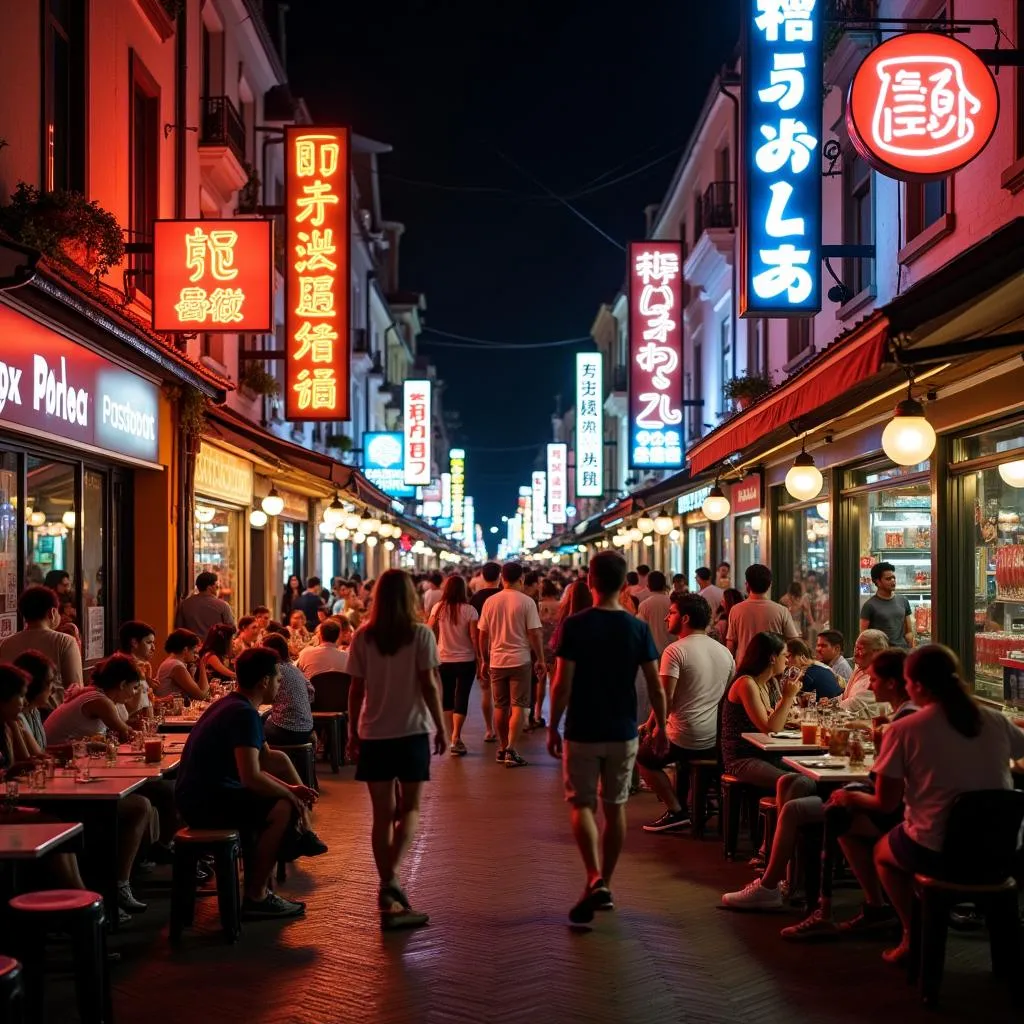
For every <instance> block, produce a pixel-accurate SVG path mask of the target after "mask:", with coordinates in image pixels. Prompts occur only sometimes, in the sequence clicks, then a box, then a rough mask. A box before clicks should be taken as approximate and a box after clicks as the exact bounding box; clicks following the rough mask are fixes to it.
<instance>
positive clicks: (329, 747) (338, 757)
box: [310, 672, 352, 774]
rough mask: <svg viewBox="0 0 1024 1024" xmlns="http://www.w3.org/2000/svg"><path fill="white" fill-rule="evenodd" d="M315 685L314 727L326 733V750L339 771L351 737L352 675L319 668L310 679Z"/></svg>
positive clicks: (332, 768)
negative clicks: (349, 723) (349, 714)
mask: <svg viewBox="0 0 1024 1024" xmlns="http://www.w3.org/2000/svg"><path fill="white" fill-rule="evenodd" d="M310 684H311V685H312V687H313V691H314V696H313V728H314V729H316V731H317V734H318V735H322V736H323V742H324V752H325V753H326V754H327V756H328V758H329V759H330V762H331V771H332V772H334V773H335V774H337V772H338V770H339V766H340V765H343V764H344V763H345V744H346V742H347V739H348V691H349V687H350V686H351V685H352V677H351V676H350V675H349V674H348V673H347V672H318V673H317V674H316V675H315V676H313V678H312V679H311V680H310Z"/></svg>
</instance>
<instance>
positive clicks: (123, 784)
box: [18, 765, 146, 804]
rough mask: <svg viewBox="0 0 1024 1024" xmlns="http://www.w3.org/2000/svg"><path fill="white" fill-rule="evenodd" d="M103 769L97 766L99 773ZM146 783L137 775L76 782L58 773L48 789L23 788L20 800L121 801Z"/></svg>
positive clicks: (30, 801)
mask: <svg viewBox="0 0 1024 1024" xmlns="http://www.w3.org/2000/svg"><path fill="white" fill-rule="evenodd" d="M91 767H92V766H91V765H90V768H91ZM101 768H102V765H99V766H97V771H99V769H101ZM145 781H146V780H145V779H144V778H143V777H142V776H141V775H139V774H137V773H136V774H135V775H134V776H132V777H128V778H109V779H104V778H102V777H100V776H99V775H97V776H96V781H95V782H76V781H75V780H74V779H73V778H71V776H65V775H61V774H59V773H58V774H57V776H56V777H55V778H52V779H50V780H49V781H48V782H47V783H46V789H40V790H30V789H29V788H28V787H27V786H26V787H24V788H22V790H21V792H20V793H19V794H18V800H19V802H24V803H28V804H32V803H35V802H36V801H47V802H49V801H51V800H120V799H121V798H122V797H125V796H128V794H129V793H134V792H135V790H137V789H138V788H139V787H140V786H141V785H142V784H143V783H144V782H145Z"/></svg>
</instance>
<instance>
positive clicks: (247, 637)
mask: <svg viewBox="0 0 1024 1024" xmlns="http://www.w3.org/2000/svg"><path fill="white" fill-rule="evenodd" d="M267 621H268V622H269V621H270V620H269V618H268V620H267ZM265 628H266V627H262V626H260V620H259V619H258V618H256V616H255V615H243V616H242V617H241V618H240V619H239V620H238V632H237V633H236V634H235V639H234V640H233V641H232V643H231V655H232V657H234V658H237V657H238V656H239V655H240V654H241V653H242V651H247V650H249V648H250V647H257V646H259V642H260V639H261V638H262V635H263V631H264V629H265Z"/></svg>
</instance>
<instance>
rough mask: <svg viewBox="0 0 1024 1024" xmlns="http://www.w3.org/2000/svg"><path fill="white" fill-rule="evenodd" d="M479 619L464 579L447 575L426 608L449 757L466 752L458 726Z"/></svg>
mask: <svg viewBox="0 0 1024 1024" xmlns="http://www.w3.org/2000/svg"><path fill="white" fill-rule="evenodd" d="M479 618H480V616H479V615H478V614H477V611H476V609H475V608H474V607H473V606H472V605H471V604H470V603H469V600H468V598H467V596H466V581H465V580H464V579H463V578H462V577H461V576H449V577H448V579H447V580H446V581H445V584H444V590H443V591H442V592H441V599H440V600H439V601H438V602H437V603H436V604H435V605H434V607H433V608H431V609H430V621H429V623H428V624H429V626H430V628H431V629H432V630H433V632H434V636H435V637H436V638H437V653H438V656H439V657H440V659H441V708H442V709H443V711H444V721H445V725H446V726H447V728H448V731H449V732H450V733H451V737H452V744H451V747H450V748H449V750H448V752H449V753H450V754H451V755H452V757H464V756H465V755H466V753H467V751H466V744H465V743H463V742H462V727H463V725H464V724H465V722H466V715H467V714H469V691H470V690H472V688H473V677H474V676H475V675H476V624H477V621H478V620H479Z"/></svg>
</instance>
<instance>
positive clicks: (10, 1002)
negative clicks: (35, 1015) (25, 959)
mask: <svg viewBox="0 0 1024 1024" xmlns="http://www.w3.org/2000/svg"><path fill="white" fill-rule="evenodd" d="M24 973H25V972H24V971H23V970H22V966H21V964H19V963H18V961H17V960H12V959H11V958H10V957H9V956H0V1024H22V1022H23V1021H24V1019H25V987H24V984H23V976H24Z"/></svg>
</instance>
